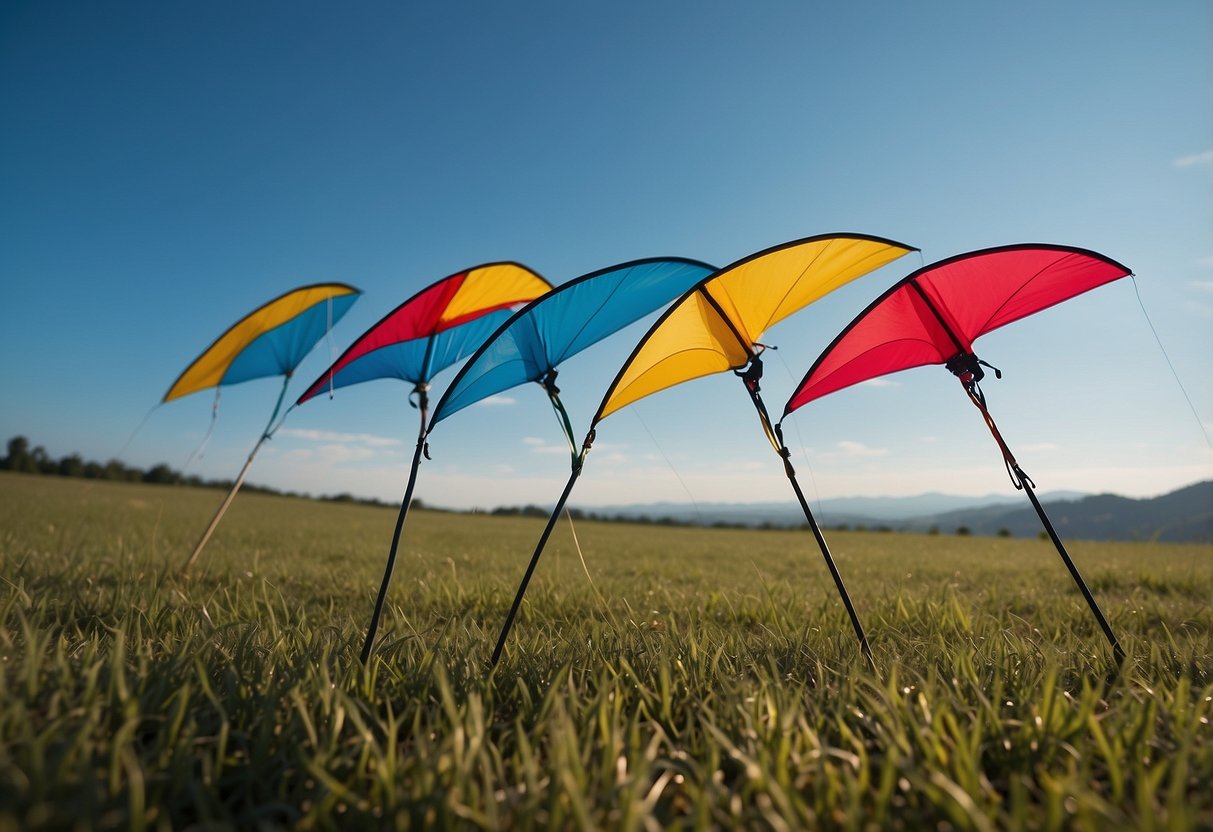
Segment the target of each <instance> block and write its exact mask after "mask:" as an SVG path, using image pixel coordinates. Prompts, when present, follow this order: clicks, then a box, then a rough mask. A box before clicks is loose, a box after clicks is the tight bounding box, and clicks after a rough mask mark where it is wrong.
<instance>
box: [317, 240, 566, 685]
mask: <svg viewBox="0 0 1213 832" xmlns="http://www.w3.org/2000/svg"><path fill="white" fill-rule="evenodd" d="M551 288H552V286H551V284H550V283H548V282H547V281H546V280H544V279H543V278H542V277H540V276H539V275H537V274H535V273H534V272H532V271H531V270H530V269H528V268H526V267H525V266H522V265H519V264H518V263H510V262H501V263H487V264H485V265H482V266H476V267H475V268H471V269H468V270H466V271H462V272H457V273H455V274H453V275H450V276H449V277H445V278H443V279H442V280H439V281H437V282H435V283H432V284H430V285H429V286H427V287H426V288H424V289H422V290H421V291H420V292H418V293H417V294H415V295H413V296H412V297H411V298H409V299H408V300H406V301H405V302H404V303H402V304H400V305H399V306H397V307H396V308H395V309H393V310H392V311H391V312H389V313H388V314H387V315H386V316H384V317H383V319H382V320H380V321H379V322H378V323H376V324H375V325H374V326H372V327H371V328H370V329H368V330H367V331H366V332H364V333H363V334H362V335H360V336H359V337H358V339H357V340H356V341H354V343H353V344H351V345H350V346H349V348H348V349H346V351H345V352H344V353H342V354H341V356H340V357H339V358H338V359H337V360H336V361H335V362H333V365H332V366H331V367H329V368H328V369H327V370H325V371H324V372H323V373H321V374H320V377H319V378H317V379H316V381H315V382H313V383H312V385H311V386H310V387H309V388H308V389H307V390H305V391H304V392H303V395H302V396H300V397H299V400H298V401H297V402H296V404H297V405H299V404H303V403H304V402H306V401H307V400H308V399H311V398H313V397H315V396H316V395H318V394H319V393H321V392H322V391H324V390H326V389H327V390H329V391H330V394H331V392H332V390H334V389H335V388H337V387H346V386H348V385H351V384H359V383H361V382H364V381H370V380H372V379H377V378H398V379H400V380H402V381H407V382H410V383H412V385H413V390H412V392H411V393H410V394H409V401H410V404H411V403H412V399H413V396H416V397H417V402H416V404H415V405H413V406H414V407H416V408H417V410H418V411H419V413H420V417H421V426H420V428H419V429H418V431H417V448H416V450H415V451H414V453H413V462H412V466H411V467H410V468H409V480H408V485H407V486H406V487H405V490H404V498H403V499H402V500H401V501H400V512H399V514H398V515H397V516H396V529H395V531H394V532H393V533H392V545H391V548H390V549H389V551H388V558H387V569H386V571H385V572H384V576H383V583H382V585H381V586H380V588H379V595H378V597H377V598H376V600H375V612H374V616H373V618H372V619H371V620H372V625H371V631H370V633H368V635H367V640H366V644H365V645H364V646H363V649H362V662H363V664H365V663H366V660H367V658H368V657H369V656H370V650H371V644H372V642H373V641H374V636H375V627H376V624H377V622H378V621H379V616H380V614H381V612H382V610H383V604H384V601H385V599H386V598H387V588H388V583H389V581H390V580H391V575H392V569H393V567H394V566H395V564H396V551H397V549H398V547H399V545H400V535H401V533H402V532H403V530H404V521H405V518H406V517H407V516H408V513H409V507H410V505H411V504H412V502H413V488H414V487H415V486H416V484H417V469H418V468H419V467H420V465H421V457H422V454H424V453H426V443H425V438H426V432H427V428H428V421H427V419H428V414H429V389H430V380H431V379H432V378H433V377H434V376H435V375H437V374H438V373H439V372H441V371H442V370H444V369H446V368H447V367H449V366H450V365H452V364H454V363H455V362H457V361H459V360H461V359H463V358H465V357H467V356H468V355H469V354H471V353H472V352H474V351H475V350H476V348H477V347H479V346H480V344H481V343H482V342H483V341H484V339H485V337H486V336H487V335H488V334H489V333H490V332H492V331H493V329H494V328H496V327H497V326H498V325H499V324H500V323H501V322H502V321H503V320H505V319H506V318H508V317H509V316H510V315H511V314H512V310H513V308H514V307H516V306H518V305H519V304H522V303H526V302H528V301H530V300H532V299H533V298H536V297H538V296H540V295H542V294H543V293H544V292H547V291H548V290H549V289H551ZM427 456H428V454H427Z"/></svg>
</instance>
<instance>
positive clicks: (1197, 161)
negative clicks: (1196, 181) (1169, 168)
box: [1171, 150, 1213, 168]
mask: <svg viewBox="0 0 1213 832" xmlns="http://www.w3.org/2000/svg"><path fill="white" fill-rule="evenodd" d="M1171 164H1173V165H1175V167H1177V168H1191V167H1195V166H1196V165H1213V150H1206V151H1204V152H1202V153H1193V154H1191V155H1190V156H1180V157H1179V158H1178V159H1175V160H1174V161H1173V162H1172V163H1171Z"/></svg>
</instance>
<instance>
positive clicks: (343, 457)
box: [283, 443, 375, 466]
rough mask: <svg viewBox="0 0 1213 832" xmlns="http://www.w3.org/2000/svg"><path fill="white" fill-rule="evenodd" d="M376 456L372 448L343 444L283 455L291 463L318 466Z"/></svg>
mask: <svg viewBox="0 0 1213 832" xmlns="http://www.w3.org/2000/svg"><path fill="white" fill-rule="evenodd" d="M373 456H375V452H374V451H372V450H371V449H370V448H365V447H357V446H352V445H344V444H341V443H335V444H329V445H319V446H317V447H315V448H295V449H294V450H291V451H287V452H286V453H285V454H283V458H284V459H287V460H290V461H291V462H308V463H315V464H317V465H326V466H327V465H341V464H342V463H345V462H360V461H362V460H364V459H370V458H371V457H373Z"/></svg>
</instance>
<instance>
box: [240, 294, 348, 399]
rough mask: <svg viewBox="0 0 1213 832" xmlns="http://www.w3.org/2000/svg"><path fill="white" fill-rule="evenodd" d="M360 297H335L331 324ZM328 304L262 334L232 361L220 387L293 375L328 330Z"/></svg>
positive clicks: (323, 303) (316, 307) (308, 309)
mask: <svg viewBox="0 0 1213 832" xmlns="http://www.w3.org/2000/svg"><path fill="white" fill-rule="evenodd" d="M357 299H358V295H357V294H348V295H338V296H337V297H335V298H332V321H331V322H332V323H334V324H335V323H337V321H338V320H340V319H341V316H342V315H344V314H345V313H346V312H348V311H349V308H350V307H351V306H353V305H354V301H356V300H357ZM329 323H330V319H329V301H327V300H324V301H321V302H320V303H317V304H314V305H312V306H310V307H308V308H307V309H305V310H304V311H303V312H301V313H299V314H298V315H296V316H295V317H293V318H291V319H290V320H289V321H286V322H285V323H282V324H279V325H278V326H276V327H274V328H273V329H270V330H267V331H265V332H263V333H262V334H261V335H259V336H258V337H257V338H256V339H255V340H254V341H253V342H252V343H251V344H249V345H248V346H247V347H245V348H244V349H243V350H241V351H240V354H239V355H237V356H236V357H235V358H234V359H232V363H231V364H229V365H228V367H227V372H225V373H224V374H223V380H222V381H221V382H220V384H239V383H240V382H242V381H249V380H250V379H254V378H263V377H265V376H281V375H286V374H287V373H293V372H294V371H295V368H296V367H298V366H299V364H300V363H301V362H302V361H303V359H304V358H305V357H306V356H307V354H308V353H309V352H311V351H312V347H314V346H316V342H318V341H319V340H320V339H321V338H323V337H324V334H325V332H327V331H328V327H329Z"/></svg>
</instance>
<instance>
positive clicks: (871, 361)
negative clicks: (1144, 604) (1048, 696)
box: [780, 245, 1132, 663]
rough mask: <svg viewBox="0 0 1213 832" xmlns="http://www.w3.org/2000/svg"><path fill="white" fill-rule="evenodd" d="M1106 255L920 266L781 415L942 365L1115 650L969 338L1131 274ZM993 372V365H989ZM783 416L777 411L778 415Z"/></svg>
mask: <svg viewBox="0 0 1213 832" xmlns="http://www.w3.org/2000/svg"><path fill="white" fill-rule="evenodd" d="M1131 274H1132V272H1130V271H1129V270H1128V269H1127V268H1126V267H1124V266H1122V265H1121V264H1120V263H1117V262H1116V261H1114V260H1111V259H1109V258H1107V257H1104V256H1103V255H1101V254H1097V253H1095V252H1092V251H1087V250H1085V249H1078V248H1070V247H1066V246H1056V245H1015V246H1004V247H1001V248H993V249H984V250H982V251H974V252H969V253H967V254H961V255H958V256H956V257H952V258H949V259H947V260H942V261H940V262H938V263H934V264H931V265H929V266H926V267H924V268H922V269H919V270H918V271H916V272H914V273H913V274H911V275H909V276H908V277H906V278H904V279H903V280H900V281H898V282H897V283H896V284H894V285H893V286H892V287H891V288H890V289H889V290H888V291H887V292H885V293H884V294H883V295H881V296H880V297H879V298H877V299H876V300H875V301H873V302H872V304H871V305H870V306H868V308H867V309H865V310H864V311H863V312H861V313H860V314H859V316H858V317H856V318H855V320H853V321H852V322H851V323H850V324H849V325H848V326H847V327H846V329H844V330H843V331H842V333H840V334H839V336H838V337H837V338H836V339H835V340H834V342H833V343H832V344H831V345H830V346H829V347H827V348H826V350H825V352H823V353H822V354H821V356H820V357H819V358H818V359H817V361H816V362H815V363H814V364H813V366H812V367H811V368H810V369H809V371H808V373H806V374H805V377H804V379H803V380H802V381H801V382H800V385H799V386H798V387H797V388H796V392H795V393H793V394H792V397H791V398H790V399H789V400H788V403H787V405H786V407H785V408H784V416H783V418H786V417H787V415H788V414H790V413H792V412H793V411H794V410H796V409H797V408H799V407H801V406H803V405H805V404H807V403H808V402H810V401H813V400H814V399H818V398H821V397H822V396H825V395H827V394H829V393H832V392H834V391H836V390H841V389H842V388H844V387H849V386H850V385H853V384H858V383H859V382H861V381H865V380H867V379H870V378H875V377H877V376H881V375H885V374H886V373H893V372H897V371H899V370H906V369H909V368H911V367H920V366H923V365H926V364H943V365H944V366H945V367H946V368H947V369H948V370H949V371H950V372H952V373H953V374H954V375H955V376H956V377H957V378H958V379H959V380H960V383H961V386H962V387H963V388H964V390H965V393H966V394H967V395H968V397H969V400H970V401H971V402H972V403H973V404H974V405H975V406H976V407H977V409H978V410H979V411H981V415H982V418H983V419H984V420H985V423H986V427H988V428H989V430H990V433H991V435H992V436H993V437H994V441H995V442H996V443H997V445H998V448H999V450H1000V451H1001V452H1002V457H1003V462H1004V463H1005V464H1006V466H1007V472H1008V474H1009V475H1010V477H1011V482H1012V483H1013V484H1014V485H1015V487H1016V488H1017V489H1020V490H1022V491H1024V492H1025V493H1026V494H1027V495H1028V499H1029V501H1030V502H1031V503H1032V508H1034V509H1035V510H1036V514H1037V515H1038V516H1039V517H1040V522H1041V524H1042V525H1043V526H1044V528H1045V531H1046V532H1047V533H1048V535H1049V538H1050V539H1051V540H1052V541H1053V545H1054V547H1055V548H1056V549H1057V553H1058V555H1060V556H1061V559H1062V562H1063V563H1065V565H1066V568H1067V569H1068V570H1069V572H1070V576H1071V577H1072V578H1073V579H1074V583H1075V584H1077V586H1078V589H1079V590H1080V591H1081V592H1082V595H1083V598H1085V599H1086V602H1087V605H1088V606H1089V607H1090V608H1091V612H1092V613H1093V614H1094V616H1095V619H1096V621H1098V622H1099V626H1100V628H1101V629H1102V630H1103V632H1104V635H1105V636H1106V637H1107V639H1108V642H1109V643H1110V644H1111V645H1112V652H1113V655H1114V656H1115V658H1116V661H1117V662H1118V663H1120V662H1122V661H1123V660H1124V656H1125V654H1124V650H1123V649H1122V648H1121V646H1120V642H1119V641H1117V639H1116V635H1115V633H1113V632H1112V627H1111V626H1110V625H1109V624H1108V621H1107V619H1106V618H1105V617H1104V614H1103V612H1102V611H1101V610H1100V608H1099V604H1098V603H1096V601H1095V597H1094V596H1093V595H1092V594H1091V591H1090V589H1088V588H1087V585H1086V583H1085V582H1084V581H1083V579H1082V575H1081V574H1079V572H1078V568H1077V567H1076V566H1075V565H1074V561H1073V560H1072V559H1071V558H1070V555H1069V553H1068V552H1067V551H1066V548H1065V545H1064V544H1063V543H1062V542H1061V538H1059V537H1058V535H1057V531H1056V530H1055V529H1054V528H1053V524H1052V523H1051V522H1050V521H1049V518H1048V515H1046V514H1045V510H1044V507H1043V506H1041V504H1040V500H1039V499H1037V497H1036V494H1035V491H1034V488H1035V483H1034V482H1032V479H1031V478H1030V477H1029V476H1028V475H1027V474H1026V473H1025V472H1024V470H1023V468H1022V467H1020V465H1019V463H1018V462H1017V461H1016V459H1015V456H1014V454H1012V453H1011V450H1010V448H1009V447H1007V443H1006V441H1005V440H1004V439H1003V438H1002V434H1001V433H999V431H998V427H997V426H996V425H995V423H994V419H993V418H992V417H991V416H990V412H989V410H988V409H987V407H986V399H985V395H984V394H983V393H982V390H981V387H980V386H979V382H980V381H981V380H982V379H983V378H984V377H985V371H984V370H983V369H982V368H983V367H988V368H990V369H994V368H993V367H991V366H990V365H989V364H986V363H985V362H984V361H982V360H981V359H979V358H978V357H977V356H976V355H975V354H974V353H973V341H974V340H976V339H977V337H978V336H980V335H983V334H985V333H987V332H989V331H991V330H993V329H997V328H998V327H1001V326H1005V325H1006V324H1009V323H1012V322H1014V321H1017V320H1019V319H1020V318H1023V317H1026V316H1028V315H1031V314H1033V313H1035V312H1039V311H1041V310H1042V309H1046V308H1048V307H1050V306H1053V305H1055V304H1058V303H1061V302H1062V301H1064V300H1068V299H1069V298H1072V297H1074V296H1075V295H1079V294H1082V293H1083V292H1086V291H1089V290H1091V289H1094V288H1096V287H1097V286H1102V285H1103V284H1105V283H1110V282H1111V281H1113V280H1117V279H1119V278H1122V277H1127V276H1129V275H1131ZM994 373H995V376H996V377H999V378H1001V377H1002V373H1001V372H999V371H998V370H996V369H995V370H994ZM780 421H782V419H781V420H780Z"/></svg>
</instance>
